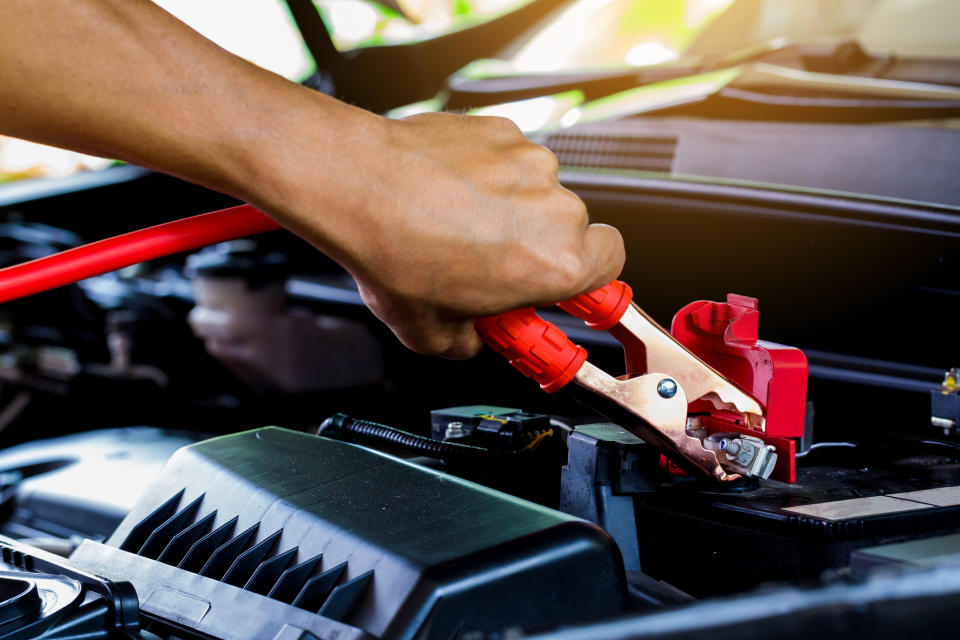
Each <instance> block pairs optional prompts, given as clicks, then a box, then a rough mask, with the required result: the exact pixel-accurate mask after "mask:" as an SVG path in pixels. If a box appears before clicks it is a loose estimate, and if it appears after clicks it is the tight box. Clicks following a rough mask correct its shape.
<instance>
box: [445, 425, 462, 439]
mask: <svg viewBox="0 0 960 640" xmlns="http://www.w3.org/2000/svg"><path fill="white" fill-rule="evenodd" d="M465 435H466V431H464V428H463V423H462V422H448V423H447V430H446V433H445V434H444V437H446V438H462V437H463V436H465Z"/></svg>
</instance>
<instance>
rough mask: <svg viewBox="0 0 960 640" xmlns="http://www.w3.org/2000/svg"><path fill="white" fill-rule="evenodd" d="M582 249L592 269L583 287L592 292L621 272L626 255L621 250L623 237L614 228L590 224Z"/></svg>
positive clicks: (622, 249)
mask: <svg viewBox="0 0 960 640" xmlns="http://www.w3.org/2000/svg"><path fill="white" fill-rule="evenodd" d="M584 249H585V252H586V254H587V256H588V261H589V262H590V263H592V265H593V269H592V273H591V274H590V276H591V277H589V278H588V279H587V280H588V282H587V283H586V286H585V287H584V289H583V290H584V291H592V290H594V289H597V288H599V287H602V286H603V285H605V284H607V283H608V282H610V281H611V280H614V279H616V278H617V277H618V276H619V275H620V272H621V271H623V263H624V261H625V260H626V253H625V251H624V248H623V236H622V235H620V232H619V231H617V230H616V229H615V228H614V227H611V226H610V225H607V224H591V225H590V226H588V227H587V230H586V235H585V236H584Z"/></svg>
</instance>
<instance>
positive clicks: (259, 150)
mask: <svg viewBox="0 0 960 640" xmlns="http://www.w3.org/2000/svg"><path fill="white" fill-rule="evenodd" d="M0 133H3V134H6V135H10V136H15V137H20V138H26V139H30V140H35V141H38V142H43V143H47V144H52V145H57V146H61V147H67V148H70V149H74V150H77V151H81V152H84V153H89V154H94V155H100V156H105V157H109V158H119V159H122V160H125V161H128V162H132V163H135V164H138V165H143V166H146V167H151V168H153V169H156V170H158V171H163V172H165V173H169V174H173V175H175V176H179V177H181V178H184V179H186V180H190V181H193V182H196V183H199V184H202V185H205V186H207V187H210V188H212V189H216V190H218V191H221V192H223V193H227V194H230V195H232V196H235V197H237V198H239V199H241V200H244V201H246V202H250V203H252V204H254V205H256V206H257V207H259V208H261V209H262V210H263V211H265V212H266V213H268V214H269V215H271V216H273V217H274V218H276V219H277V220H278V221H279V222H281V223H282V224H283V225H285V226H286V227H288V228H289V229H291V230H292V231H294V232H295V233H297V234H299V235H300V236H302V237H303V238H305V239H306V240H308V241H309V242H311V243H312V244H313V245H314V246H315V247H317V249H319V250H320V251H322V252H324V253H326V254H327V255H329V256H330V257H332V258H333V259H335V260H336V261H337V262H339V263H340V264H341V265H343V267H344V268H345V269H347V271H349V272H350V273H351V274H352V275H353V276H354V277H355V278H356V280H357V282H358V284H359V286H360V292H361V294H362V296H363V300H364V302H365V303H366V304H367V306H368V307H369V308H370V309H371V310H372V311H373V312H374V313H375V314H376V315H377V316H378V317H379V318H380V319H381V320H382V321H383V322H385V323H386V324H387V325H388V326H389V327H390V328H391V329H392V330H393V332H394V333H395V334H396V335H397V337H398V338H399V339H400V340H401V341H402V342H403V343H404V344H405V345H407V346H408V347H410V348H411V349H413V350H415V351H419V352H421V353H426V354H435V355H442V356H446V357H452V358H464V357H469V356H471V355H473V354H475V353H476V352H477V351H478V350H479V349H480V340H479V337H478V336H477V334H476V332H475V331H474V328H473V318H476V317H479V316H483V315H489V314H493V313H498V312H502V311H506V310H509V309H512V308H516V307H519V306H524V305H528V304H550V303H553V302H556V301H559V300H563V299H567V298H570V297H572V296H573V295H576V294H578V293H581V292H583V291H587V290H590V289H593V288H595V287H598V286H601V285H603V284H605V283H606V282H608V281H610V280H612V279H613V278H615V277H616V276H617V275H618V274H619V272H620V270H621V269H622V267H623V261H624V253H623V240H622V238H621V237H620V234H619V233H618V232H617V231H616V230H615V229H613V228H612V227H609V226H606V225H599V224H590V223H589V220H588V216H587V211H586V208H585V206H584V204H583V203H582V202H581V201H580V199H579V198H577V197H576V196H575V195H574V194H573V193H571V192H570V191H568V190H566V189H565V188H563V187H561V186H560V184H559V183H558V180H557V162H556V159H555V158H554V156H553V155H552V154H551V153H550V152H549V151H547V150H546V149H544V148H543V147H541V146H539V145H536V144H533V143H531V142H530V141H528V140H527V139H526V138H525V137H524V136H523V135H522V134H521V133H520V131H519V130H518V129H517V128H516V126H514V125H513V124H512V123H511V122H510V121H508V120H504V119H501V118H487V117H473V116H460V115H449V114H426V115H419V116H414V117H411V118H407V119H405V120H388V119H386V118H383V117H380V116H378V115H375V114H372V113H370V112H367V111H364V110H362V109H358V108H355V107H351V106H349V105H346V104H343V103H342V102H339V101H337V100H334V99H332V98H330V97H327V96H324V95H321V94H318V93H316V92H314V91H312V90H310V89H306V88H304V87H302V86H300V85H298V84H296V83H294V82H290V81H288V80H286V79H284V78H282V77H280V76H278V75H275V74H273V73H270V72H268V71H265V70H263V69H261V68H259V67H257V66H255V65H253V64H250V63H248V62H246V61H244V60H242V59H241V58H238V57H237V56H234V55H232V54H230V53H228V52H227V51H224V50H223V49H221V48H219V47H218V46H216V45H215V44H213V43H212V42H210V41H208V40H206V39H205V38H203V37H202V36H200V35H199V34H197V33H196V32H194V31H193V30H191V29H190V28H189V27H187V26H186V25H184V24H183V23H182V22H180V21H178V20H177V19H176V18H174V17H173V16H171V15H170V14H168V13H166V12H165V11H163V10H162V9H160V8H158V7H157V6H155V5H154V4H153V3H151V2H149V0H0Z"/></svg>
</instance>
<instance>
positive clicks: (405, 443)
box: [317, 413, 528, 462]
mask: <svg viewBox="0 0 960 640" xmlns="http://www.w3.org/2000/svg"><path fill="white" fill-rule="evenodd" d="M317 435H320V436H326V437H328V438H334V439H336V440H343V441H345V442H354V443H357V444H381V445H388V446H391V447H395V448H399V449H403V450H405V451H408V452H410V453H415V454H417V455H421V456H427V457H430V458H439V459H441V460H446V461H465V462H466V461H473V462H479V461H481V460H483V461H489V460H490V458H491V457H504V456H506V457H511V458H516V457H517V456H520V455H524V454H527V453H528V451H527V450H526V449H517V450H513V451H498V450H496V449H486V448H484V447H475V446H473V445H469V444H459V443H456V442H444V441H442V440H434V439H433V438H425V437H424V436H418V435H416V434H414V433H408V432H407V431H402V430H400V429H397V428H396V427H390V426H387V425H385V424H379V423H377V422H370V421H369V420H361V419H359V418H353V417H351V416H348V415H345V414H343V413H335V414H333V415H332V416H330V417H329V418H327V419H326V420H324V421H323V424H321V425H320V428H319V429H318V430H317Z"/></svg>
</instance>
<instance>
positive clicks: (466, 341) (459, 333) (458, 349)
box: [439, 320, 483, 360]
mask: <svg viewBox="0 0 960 640" xmlns="http://www.w3.org/2000/svg"><path fill="white" fill-rule="evenodd" d="M450 331H451V339H450V346H449V347H447V349H446V350H445V351H444V352H443V353H440V354H439V355H441V356H443V357H444V358H450V359H451V360H466V359H468V358H472V357H474V356H475V355H477V354H478V353H480V350H481V349H482V348H483V341H482V340H481V339H480V334H478V333H477V330H476V328H475V327H474V326H473V320H465V321H462V322H458V323H456V324H455V325H454V326H452V327H450Z"/></svg>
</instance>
